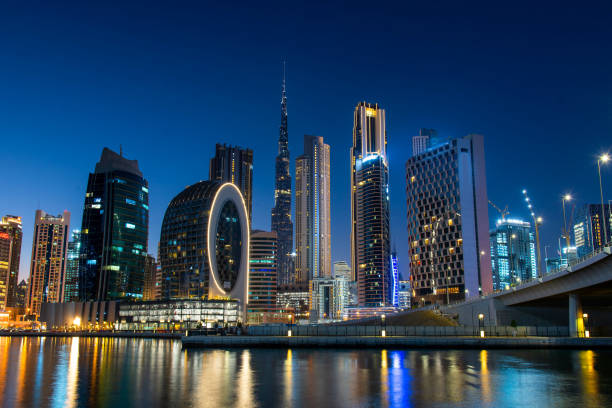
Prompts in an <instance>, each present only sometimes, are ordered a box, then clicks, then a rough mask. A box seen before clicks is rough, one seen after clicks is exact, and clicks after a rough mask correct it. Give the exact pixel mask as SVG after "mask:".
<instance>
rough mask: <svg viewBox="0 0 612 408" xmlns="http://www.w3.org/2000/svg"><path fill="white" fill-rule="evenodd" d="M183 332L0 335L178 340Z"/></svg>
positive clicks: (18, 333)
mask: <svg viewBox="0 0 612 408" xmlns="http://www.w3.org/2000/svg"><path fill="white" fill-rule="evenodd" d="M182 336H183V333H153V332H143V333H133V332H114V333H113V332H11V333H2V332H0V337H109V338H135V339H174V340H180V339H181V337H182Z"/></svg>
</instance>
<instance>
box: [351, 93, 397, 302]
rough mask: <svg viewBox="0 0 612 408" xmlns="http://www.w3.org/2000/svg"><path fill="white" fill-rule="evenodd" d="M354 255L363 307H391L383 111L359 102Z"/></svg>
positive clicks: (353, 201)
mask: <svg viewBox="0 0 612 408" xmlns="http://www.w3.org/2000/svg"><path fill="white" fill-rule="evenodd" d="M351 224H352V225H351V254H352V258H353V261H352V265H351V266H352V268H353V278H354V279H355V280H356V281H357V287H358V297H359V306H366V307H379V306H390V305H392V302H393V300H392V299H393V293H392V292H393V285H392V273H391V249H390V226H389V167H388V162H387V132H386V130H385V110H384V109H381V108H379V107H378V105H377V104H370V103H367V102H360V103H359V104H358V105H357V107H356V108H355V112H354V122H353V146H352V147H351Z"/></svg>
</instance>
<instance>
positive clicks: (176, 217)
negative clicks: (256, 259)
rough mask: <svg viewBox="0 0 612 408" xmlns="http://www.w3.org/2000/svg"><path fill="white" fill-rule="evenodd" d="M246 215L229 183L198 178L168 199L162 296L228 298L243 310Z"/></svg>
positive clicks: (161, 243) (162, 252) (162, 241)
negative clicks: (197, 181)
mask: <svg viewBox="0 0 612 408" xmlns="http://www.w3.org/2000/svg"><path fill="white" fill-rule="evenodd" d="M249 229H250V226H249V220H248V214H247V210H246V205H245V203H244V198H243V196H242V193H241V192H240V190H239V189H238V187H237V186H236V185H235V184H233V183H221V182H217V181H200V182H199V183H196V184H194V185H192V186H189V187H187V188H186V189H185V190H183V191H182V192H181V193H179V194H178V195H177V196H176V197H174V198H173V199H172V201H171V202H170V204H169V205H168V208H167V210H166V213H165V215H164V220H163V223H162V229H161V236H160V240H159V263H160V264H161V270H162V299H214V298H232V299H237V300H239V301H240V302H241V305H242V307H243V308H244V309H245V311H246V302H247V285H248V260H249Z"/></svg>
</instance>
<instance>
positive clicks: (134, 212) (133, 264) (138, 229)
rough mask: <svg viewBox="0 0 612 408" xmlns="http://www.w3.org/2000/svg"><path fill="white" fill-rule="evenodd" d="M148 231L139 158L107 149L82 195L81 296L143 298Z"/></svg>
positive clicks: (146, 187) (145, 192)
mask: <svg viewBox="0 0 612 408" xmlns="http://www.w3.org/2000/svg"><path fill="white" fill-rule="evenodd" d="M148 232H149V184H148V182H147V180H145V179H144V178H143V176H142V173H141V172H140V170H139V169H138V162H137V161H136V160H128V159H126V158H124V157H123V156H121V155H119V154H117V153H115V152H113V151H111V150H110V149H107V148H105V149H104V150H103V152H102V157H101V158H100V162H98V164H97V165H96V169H95V171H94V172H93V173H90V174H89V181H88V183H87V192H86V194H85V207H84V209H83V222H82V225H81V261H80V281H79V292H80V297H81V300H83V301H90V300H113V299H124V298H132V299H141V298H142V292H143V285H144V268H145V258H146V256H147V249H148V248H147V241H148V235H149V234H148Z"/></svg>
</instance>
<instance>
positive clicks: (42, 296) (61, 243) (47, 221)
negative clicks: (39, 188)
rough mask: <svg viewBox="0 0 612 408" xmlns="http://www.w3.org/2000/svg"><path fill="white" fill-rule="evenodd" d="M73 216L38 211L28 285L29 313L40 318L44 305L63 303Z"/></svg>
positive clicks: (65, 213)
mask: <svg viewBox="0 0 612 408" xmlns="http://www.w3.org/2000/svg"><path fill="white" fill-rule="evenodd" d="M69 228H70V213H69V212H68V211H64V213H63V214H60V215H57V216H53V215H49V214H47V213H45V212H44V211H42V210H36V215H35V219H34V241H33V243H32V261H31V266H30V280H29V284H28V300H27V309H28V310H27V314H28V315H37V316H38V315H39V314H40V306H41V304H43V303H46V302H48V303H59V302H62V301H63V300H64V284H65V279H66V263H67V262H66V261H67V251H68V231H69Z"/></svg>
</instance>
